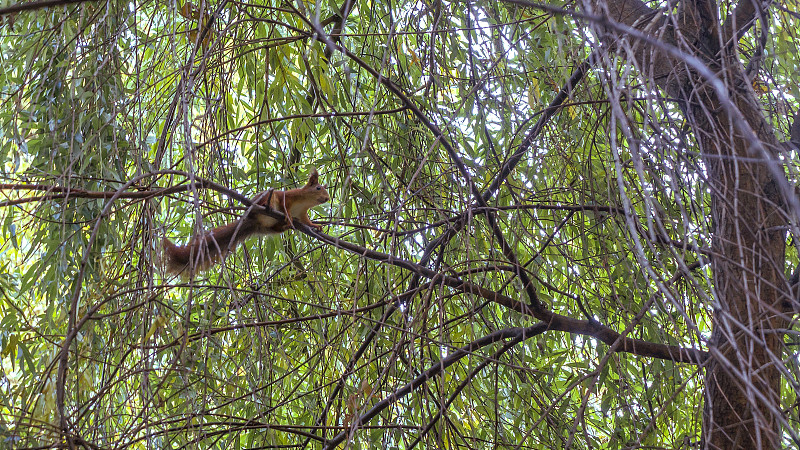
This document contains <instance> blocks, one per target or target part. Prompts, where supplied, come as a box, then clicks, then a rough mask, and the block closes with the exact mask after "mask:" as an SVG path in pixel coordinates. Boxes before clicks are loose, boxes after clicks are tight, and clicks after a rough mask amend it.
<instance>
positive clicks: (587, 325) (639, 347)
mask: <svg viewBox="0 0 800 450" xmlns="http://www.w3.org/2000/svg"><path fill="white" fill-rule="evenodd" d="M295 227H296V228H297V229H298V230H299V231H301V232H303V233H305V234H306V235H308V236H311V237H313V238H316V239H318V240H320V241H323V242H326V243H328V244H330V245H333V246H335V247H337V248H340V249H342V250H346V251H349V252H351V253H354V254H356V255H359V256H361V257H364V258H368V259H371V260H374V261H380V262H382V263H384V264H389V265H392V266H395V267H400V268H403V269H406V270H408V271H411V272H413V273H415V274H418V275H419V276H422V277H424V278H428V279H436V280H437V281H438V282H440V283H442V284H444V285H446V286H448V287H450V288H452V289H455V290H457V291H460V292H463V293H465V294H473V295H477V296H479V297H481V298H484V299H486V300H489V301H491V302H494V303H497V304H499V305H502V306H505V307H506V308H508V309H512V310H514V311H517V312H519V313H521V314H525V315H528V316H532V317H535V318H537V319H539V320H541V321H543V322H544V323H545V324H546V325H547V329H548V330H555V331H565V332H568V333H574V334H582V335H587V336H592V337H594V338H597V339H598V340H600V341H602V342H603V343H605V344H608V345H610V346H612V345H617V347H616V348H615V351H618V352H625V353H631V354H635V355H638V356H649V357H653V358H659V359H665V360H669V361H675V362H684V363H691V364H702V363H703V362H704V361H705V360H706V358H708V353H707V352H705V351H703V350H699V349H694V348H683V347H679V346H677V345H665V344H658V343H654V342H648V341H644V340H641V339H633V338H629V337H627V336H623V335H621V334H620V333H618V332H616V331H614V330H612V329H611V328H609V327H607V326H605V325H602V324H601V323H599V322H597V321H595V320H591V321H589V320H580V319H574V318H572V317H568V316H563V315H561V314H556V313H554V312H552V311H549V310H547V309H545V308H544V307H540V308H533V307H531V306H530V305H527V304H525V303H523V302H520V301H518V300H515V299H513V298H511V297H508V296H505V295H502V294H500V293H498V292H495V291H493V290H491V289H487V288H484V287H482V286H479V285H476V284H473V283H470V282H468V281H464V280H461V279H459V278H456V277H453V276H449V275H445V274H442V273H439V272H436V271H434V270H431V269H429V268H427V267H425V266H421V265H419V264H415V263H413V262H411V261H408V260H405V259H402V258H398V257H396V256H394V255H388V254H386V253H381V252H377V251H375V250H370V249H368V248H366V247H361V246H359V245H356V244H353V243H351V242H347V241H343V240H341V239H339V238H336V237H333V236H329V235H327V234H324V233H321V232H318V231H316V230H312V229H311V228H309V227H307V226H306V225H303V224H299V223H295ZM618 342H619V343H618Z"/></svg>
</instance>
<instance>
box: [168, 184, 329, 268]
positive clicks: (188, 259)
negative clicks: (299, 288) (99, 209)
mask: <svg viewBox="0 0 800 450" xmlns="http://www.w3.org/2000/svg"><path fill="white" fill-rule="evenodd" d="M330 199H331V197H330V195H328V191H327V190H326V189H325V186H323V185H321V184H319V174H318V173H317V171H316V170H314V171H313V172H312V173H311V176H310V177H309V178H308V183H306V185H305V186H303V187H300V188H295V189H289V190H287V191H277V190H272V189H270V190H268V191H264V192H262V193H260V194H258V195H256V196H255V197H253V204H255V205H260V206H266V207H268V208H269V209H271V210H274V211H278V212H280V213H283V215H284V216H286V218H285V219H283V220H282V219H277V218H275V217H272V216H269V215H267V214H264V213H263V212H259V211H249V212H247V213H245V214H244V215H243V216H242V217H240V218H239V219H238V220H236V221H235V222H231V223H229V224H227V225H223V226H221V227H217V228H214V229H213V230H211V231H210V232H207V233H205V234H204V235H202V236H195V237H193V238H192V239H191V240H189V242H188V243H187V244H186V245H175V244H174V243H172V241H170V240H169V239H167V238H166V237H165V238H164V241H163V245H164V260H165V261H166V265H167V272H168V273H172V274H182V273H197V272H200V271H204V270H207V269H209V268H210V267H211V266H213V265H214V264H216V263H217V262H219V261H220V260H222V259H225V257H226V256H227V255H228V253H230V252H232V251H233V250H234V249H235V248H236V245H238V244H239V243H240V242H242V241H244V240H245V239H247V238H248V237H250V236H254V235H270V234H279V233H282V232H284V231H286V230H288V229H292V228H294V221H295V220H299V221H300V223H303V224H305V225H308V226H310V227H312V228H315V229H317V230H319V229H321V228H322V225H320V224H317V223H314V222H312V221H311V219H309V218H308V210H309V208H313V207H314V206H317V205H321V204H323V203H325V202H327V201H329V200H330Z"/></svg>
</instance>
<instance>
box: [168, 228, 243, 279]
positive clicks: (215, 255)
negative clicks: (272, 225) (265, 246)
mask: <svg viewBox="0 0 800 450" xmlns="http://www.w3.org/2000/svg"><path fill="white" fill-rule="evenodd" d="M255 231H256V230H255V227H254V224H253V222H252V221H250V220H237V221H236V222H232V223H229V224H227V225H223V226H221V227H217V228H214V229H213V230H211V231H210V232H208V233H206V234H204V235H202V236H195V237H193V238H192V239H191V240H190V241H189V242H188V243H187V244H186V245H175V244H174V243H173V242H172V241H170V240H169V239H167V238H166V237H165V238H164V239H163V241H162V245H163V247H164V262H165V263H166V266H167V272H168V273H172V274H184V275H185V274H189V273H197V272H202V271H204V270H206V269H208V268H210V267H211V266H213V265H214V264H216V263H217V262H219V261H220V260H222V259H224V258H225V257H226V256H227V255H228V253H230V252H231V251H233V249H234V248H236V245H237V244H238V243H239V242H241V241H243V240H244V239H246V238H247V237H248V236H250V235H251V234H253V233H254V232H255Z"/></svg>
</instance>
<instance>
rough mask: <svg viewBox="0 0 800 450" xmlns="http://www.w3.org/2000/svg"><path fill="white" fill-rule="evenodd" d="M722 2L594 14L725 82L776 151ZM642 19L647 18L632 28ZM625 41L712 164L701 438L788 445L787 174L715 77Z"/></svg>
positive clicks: (609, 8)
mask: <svg viewBox="0 0 800 450" xmlns="http://www.w3.org/2000/svg"><path fill="white" fill-rule="evenodd" d="M743 1H744V2H748V3H747V5H744V6H743V7H742V9H741V10H739V12H740V13H742V11H745V12H746V10H747V6H751V5H750V4H749V0H743ZM740 6H741V5H740ZM715 7H716V6H715V4H714V3H709V2H705V1H702V0H694V1H689V2H685V3H683V4H682V8H681V10H679V12H678V13H677V14H678V15H677V18H669V19H667V18H666V17H665V16H661V15H658V14H654V15H653V16H648V14H651V13H654V11H653V10H651V9H650V8H648V7H647V6H646V5H645V4H644V3H642V2H640V1H639V0H624V1H618V2H613V4H606V3H595V4H593V5H592V8H593V12H594V13H595V14H600V15H608V17H610V18H611V19H612V20H613V21H615V22H619V23H622V24H626V25H629V26H635V27H636V28H637V29H638V30H643V31H644V32H647V33H648V34H650V35H651V36H653V37H654V38H655V37H657V38H658V40H659V41H661V42H664V43H666V44H667V45H669V46H674V47H677V48H679V49H680V50H681V51H683V52H684V53H688V54H690V55H692V56H694V57H696V58H698V59H699V60H701V61H702V62H703V63H704V65H706V66H707V67H708V68H710V69H711V70H712V71H713V72H714V74H715V75H716V77H717V78H718V79H719V80H721V81H722V82H723V83H724V84H725V87H726V89H727V95H728V96H729V98H730V101H731V102H732V103H733V104H734V105H735V108H736V109H738V111H739V112H740V113H741V116H743V118H744V121H745V122H746V124H747V125H748V126H749V127H750V130H752V132H754V133H755V134H756V136H757V137H758V140H760V142H761V144H762V145H763V147H764V148H766V149H768V151H775V150H776V149H777V148H778V141H777V139H776V137H775V135H774V133H773V131H772V129H771V127H770V125H769V124H768V123H767V121H766V120H765V119H764V115H763V113H762V111H761V108H760V106H759V103H758V100H757V98H756V96H755V93H754V92H753V89H752V87H751V83H750V80H749V79H748V77H747V76H746V73H745V70H744V68H743V66H742V65H741V64H740V62H739V61H738V59H737V57H736V52H734V51H733V47H732V46H731V47H730V48H726V47H725V46H722V45H720V43H721V42H726V41H730V40H731V39H729V38H726V37H724V34H730V35H734V36H735V32H732V31H730V30H728V31H726V30H725V27H724V26H722V25H721V22H720V20H719V18H718V12H717V10H716V9H714V8H715ZM646 17H650V19H649V20H643V21H642V23H636V24H635V25H634V23H635V22H636V21H637V20H641V19H643V18H646ZM654 22H656V23H654ZM729 22H732V23H737V21H729ZM726 23H727V22H726ZM739 23H740V24H741V21H739ZM674 24H677V27H676V26H674ZM603 31H604V32H605V33H606V34H605V36H606V38H605V39H606V42H607V43H609V44H611V43H615V42H616V41H615V39H614V36H615V35H616V36H620V35H622V34H624V31H623V30H620V29H619V27H616V29H615V27H614V25H613V24H612V26H610V27H606V28H605V29H604V30H603ZM656 33H657V34H656ZM676 36H680V39H676V38H675V37H676ZM735 39H736V38H735V37H734V38H733V39H732V40H735ZM627 42H628V43H631V45H634V46H636V51H635V52H634V54H635V55H636V61H635V62H636V64H637V65H638V67H639V69H640V70H641V73H643V74H647V76H648V77H651V81H652V82H654V83H655V84H657V85H658V86H659V87H660V88H662V89H664V90H665V91H666V92H667V93H668V94H669V96H670V97H672V98H676V99H678V101H679V102H680V104H681V108H682V110H683V112H684V113H685V115H686V119H687V122H688V124H689V125H690V126H691V128H692V131H693V133H694V135H695V136H696V137H697V140H698V145H699V147H700V150H701V152H702V155H703V161H704V164H705V167H706V168H707V172H706V173H705V174H703V173H700V174H698V175H700V176H707V177H708V185H709V187H710V189H711V200H712V220H713V233H714V235H713V240H712V255H713V256H712V266H711V267H712V270H713V282H714V292H713V298H714V301H715V304H714V305H713V307H714V317H713V331H712V337H711V341H710V342H709V344H708V345H709V351H710V354H711V358H710V360H709V362H708V365H707V366H706V384H705V396H704V398H705V405H704V414H703V432H702V437H703V447H704V448H709V449H733V448H760V449H762V448H763V449H766V448H780V444H781V440H780V429H779V427H780V420H781V417H782V413H781V408H780V372H779V367H780V365H781V351H782V345H783V343H782V336H781V335H780V334H779V332H778V330H779V329H781V328H784V327H785V326H786V325H787V323H788V319H787V316H786V315H785V314H783V313H782V309H781V306H782V305H785V304H787V303H788V302H789V297H788V292H790V289H789V288H788V285H787V281H786V278H785V276H784V265H785V258H786V256H785V241H786V229H787V219H786V215H785V213H784V210H783V207H782V205H783V203H784V202H783V196H782V194H781V189H780V188H781V187H782V186H785V184H782V183H786V180H785V179H781V178H780V177H782V171H780V170H777V171H776V170H773V171H772V172H771V171H770V166H769V164H768V163H767V159H770V158H764V156H765V154H764V153H763V152H759V151H756V150H755V149H754V148H753V145H752V141H748V140H747V132H748V130H746V129H742V128H743V127H742V125H743V124H742V123H741V122H737V121H736V120H734V116H732V115H730V109H728V108H727V107H726V106H727V105H726V104H725V99H722V98H720V96H719V95H718V93H717V92H716V91H715V90H714V89H713V88H712V86H711V85H710V83H709V82H708V81H709V80H707V79H704V78H703V77H701V76H699V75H698V74H697V73H696V72H694V71H693V70H690V68H689V67H688V66H687V65H686V64H685V63H683V62H682V61H680V60H678V59H676V58H673V57H671V56H670V55H669V54H667V53H665V52H664V51H663V49H659V48H657V47H655V46H653V45H651V44H648V43H647V42H642V41H641V40H638V41H637V40H635V39H628V40H627ZM687 44H688V45H687ZM618 45H619V44H618ZM728 105H729V104H728ZM770 154H771V153H770ZM772 160H773V161H777V159H774V158H772ZM773 164H776V163H773ZM774 167H777V166H774Z"/></svg>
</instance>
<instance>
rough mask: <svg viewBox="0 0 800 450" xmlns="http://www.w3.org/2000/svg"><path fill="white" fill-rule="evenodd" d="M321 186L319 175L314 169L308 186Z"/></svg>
mask: <svg viewBox="0 0 800 450" xmlns="http://www.w3.org/2000/svg"><path fill="white" fill-rule="evenodd" d="M318 184H319V174H318V173H317V169H314V171H313V172H311V176H309V177H308V184H307V186H316V185H318Z"/></svg>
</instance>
